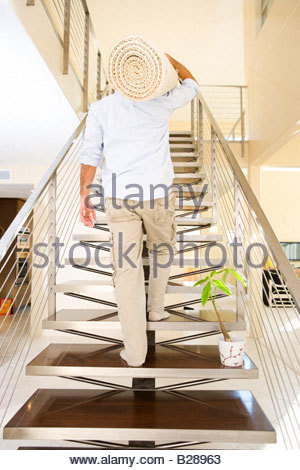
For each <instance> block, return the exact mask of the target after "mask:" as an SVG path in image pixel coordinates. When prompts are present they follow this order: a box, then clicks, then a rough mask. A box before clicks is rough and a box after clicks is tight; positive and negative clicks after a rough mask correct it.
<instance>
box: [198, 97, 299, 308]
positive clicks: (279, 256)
mask: <svg viewBox="0 0 300 470" xmlns="http://www.w3.org/2000/svg"><path fill="white" fill-rule="evenodd" d="M198 99H199V103H200V105H202V107H203V109H204V110H205V112H206V114H207V116H208V118H209V121H210V123H211V125H212V127H213V129H214V131H215V133H216V135H217V137H218V140H219V143H220V145H221V147H222V149H223V151H224V154H225V156H226V158H227V160H228V162H229V164H230V166H231V169H232V171H233V174H234V175H235V177H236V179H237V181H238V183H239V185H240V187H241V190H242V191H243V193H244V196H245V198H246V200H247V201H248V204H249V209H250V211H251V213H252V216H254V219H256V222H257V224H258V225H259V226H260V228H261V230H262V233H263V236H264V238H265V239H266V241H267V242H268V245H269V247H270V251H271V252H272V255H273V256H274V259H275V261H276V263H277V265H278V266H279V267H280V273H281V274H282V277H283V279H284V280H285V282H286V284H287V286H288V288H289V290H290V291H291V294H292V297H293V299H294V301H295V304H296V307H297V310H298V312H300V284H299V279H298V277H297V275H296V273H295V271H294V270H293V268H292V266H291V264H290V262H289V260H288V258H287V256H286V254H285V253H284V251H283V249H282V246H281V245H280V243H279V240H278V238H277V237H276V235H275V232H274V230H273V228H272V227H271V225H270V222H269V221H268V219H267V217H266V215H265V213H264V211H263V209H262V207H261V205H260V204H259V202H258V200H257V198H256V196H255V194H254V192H253V190H252V188H251V186H250V184H249V183H248V181H247V178H246V177H245V175H244V173H243V172H242V170H241V167H240V165H239V164H238V162H237V160H236V158H235V156H234V154H233V152H232V150H231V148H230V147H229V144H228V142H227V141H226V140H225V139H224V136H223V134H222V131H221V130H220V127H219V126H218V124H217V122H216V120H215V118H214V117H213V115H212V113H211V111H210V109H209V107H208V105H207V104H206V101H205V100H204V98H203V96H202V94H201V92H199V94H198Z"/></svg>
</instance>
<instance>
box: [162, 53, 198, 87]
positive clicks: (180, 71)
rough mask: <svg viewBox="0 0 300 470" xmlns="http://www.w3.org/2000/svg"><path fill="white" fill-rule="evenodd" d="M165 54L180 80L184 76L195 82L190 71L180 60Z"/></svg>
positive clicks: (183, 78)
mask: <svg viewBox="0 0 300 470" xmlns="http://www.w3.org/2000/svg"><path fill="white" fill-rule="evenodd" d="M166 56H167V57H168V59H169V61H170V62H171V64H172V65H173V67H174V69H175V70H176V72H177V73H178V77H179V79H180V80H181V81H183V80H185V79H186V78H191V79H192V80H195V82H197V80H196V79H195V78H194V77H193V75H192V74H191V72H190V71H189V70H188V69H187V68H186V67H185V66H184V65H182V64H181V63H180V62H178V61H177V60H176V59H174V57H172V56H170V55H169V54H167V53H166Z"/></svg>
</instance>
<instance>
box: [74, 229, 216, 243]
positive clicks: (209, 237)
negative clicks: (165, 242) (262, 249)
mask: <svg viewBox="0 0 300 470" xmlns="http://www.w3.org/2000/svg"><path fill="white" fill-rule="evenodd" d="M83 230H84V232H82V233H74V234H73V236H72V239H73V240H74V241H81V240H84V241H89V242H101V241H109V240H110V234H109V232H102V231H101V230H97V231H96V230H94V229H93V228H90V227H86V226H84V228H83ZM176 239H177V241H178V242H180V243H192V242H195V243H201V242H203V243H206V242H216V241H222V240H223V237H222V235H221V234H215V233H208V234H205V235H190V234H185V233H183V234H181V235H176ZM143 240H147V235H143Z"/></svg>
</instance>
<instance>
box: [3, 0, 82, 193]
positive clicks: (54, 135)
mask: <svg viewBox="0 0 300 470" xmlns="http://www.w3.org/2000/svg"><path fill="white" fill-rule="evenodd" d="M21 4H22V5H23V6H24V5H25V1H24V2H23V1H21V2H20V1H19V2H18V5H19V7H20V5H21ZM0 8H1V15H0V44H1V46H0V48H1V53H0V69H1V70H3V73H1V75H0V101H1V109H0V121H1V133H2V138H1V139H0V161H1V163H0V164H1V167H2V168H6V169H11V171H12V179H11V180H10V181H8V183H37V182H38V181H39V180H40V179H41V177H42V176H43V174H44V172H45V170H46V168H47V167H48V166H49V165H50V163H51V162H52V161H53V160H54V159H55V158H56V156H57V154H58V152H59V151H60V150H61V148H62V147H63V145H64V144H65V142H66V140H67V139H68V137H69V136H70V135H71V133H72V132H73V130H74V129H75V128H76V127H77V125H78V122H79V121H78V118H77V116H76V114H75V112H74V110H73V109H72V107H71V105H70V103H69V102H68V100H67V98H66V96H65V95H64V93H63V91H62V90H61V88H60V86H59V83H58V82H57V81H56V80H55V78H54V77H53V75H52V73H51V71H50V70H49V68H48V66H47V65H46V63H45V61H44V60H43V58H42V57H41V55H40V53H39V51H38V50H37V48H36V47H35V45H34V43H33V42H32V40H31V39H30V37H29V36H28V34H27V32H26V30H25V29H24V27H23V25H22V24H21V22H20V20H19V19H18V17H17V16H16V14H15V12H14V10H13V9H12V7H11V5H10V4H9V3H8V2H7V0H0ZM27 8H28V9H27V12H29V13H30V12H34V11H35V10H34V8H35V7H34V8H33V7H27ZM20 9H21V8H20ZM35 21H36V22H37V25H38V24H39V25H40V27H42V25H41V24H40V22H38V21H37V20H36V19H35ZM47 44H48V43H47ZM4 184H5V183H4Z"/></svg>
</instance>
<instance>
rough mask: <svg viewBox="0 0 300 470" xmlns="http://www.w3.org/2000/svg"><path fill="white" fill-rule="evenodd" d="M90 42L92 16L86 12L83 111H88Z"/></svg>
mask: <svg viewBox="0 0 300 470" xmlns="http://www.w3.org/2000/svg"><path fill="white" fill-rule="evenodd" d="M89 40H90V15H89V13H88V12H87V11H86V12H85V21H84V68H83V103H82V108H83V111H84V112H86V111H87V110H88V96H89Z"/></svg>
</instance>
